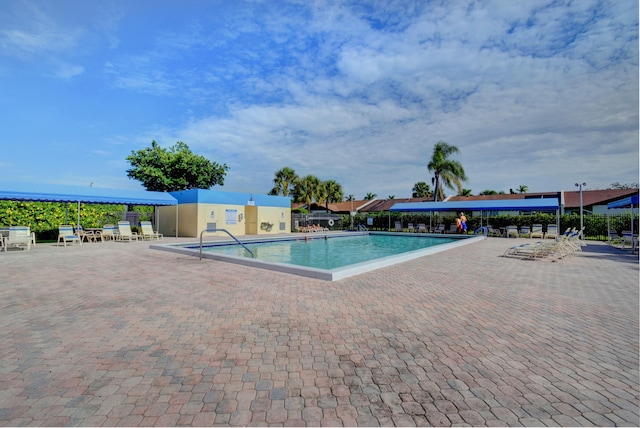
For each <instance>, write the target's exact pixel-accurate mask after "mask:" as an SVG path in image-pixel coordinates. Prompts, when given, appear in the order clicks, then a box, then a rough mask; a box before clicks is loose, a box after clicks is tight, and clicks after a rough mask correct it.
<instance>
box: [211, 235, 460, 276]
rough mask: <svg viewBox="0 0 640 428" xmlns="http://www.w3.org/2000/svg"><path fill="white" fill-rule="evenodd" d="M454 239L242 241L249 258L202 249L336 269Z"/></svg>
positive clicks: (238, 249) (239, 250)
mask: <svg viewBox="0 0 640 428" xmlns="http://www.w3.org/2000/svg"><path fill="white" fill-rule="evenodd" d="M454 240H455V239H454V238H446V237H430V236H419V235H412V236H404V235H400V236H399V235H375V234H371V235H359V236H335V237H328V238H327V239H325V238H324V237H313V236H310V237H309V239H308V240H305V239H304V238H297V239H289V240H280V241H269V242H243V244H244V245H245V246H246V247H247V248H249V249H250V250H251V251H252V252H253V257H252V256H251V254H249V252H248V251H247V250H245V249H244V248H243V247H242V246H240V245H238V244H231V243H226V244H218V245H215V244H211V243H208V244H207V246H205V247H204V248H203V251H205V252H207V253H211V252H215V253H218V254H225V255H229V256H237V257H248V258H255V259H259V260H263V261H267V262H275V263H286V264H292V265H297V266H305V267H310V268H317V269H336V268H340V267H344V266H349V265H353V264H357V263H362V262H367V261H371V260H375V259H379V258H383V257H388V256H394V255H398V254H403V253H408V252H411V251H415V250H422V249H425V248H430V247H433V246H436V245H442V244H447V243H450V242H453V241H454Z"/></svg>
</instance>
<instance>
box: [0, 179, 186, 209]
mask: <svg viewBox="0 0 640 428" xmlns="http://www.w3.org/2000/svg"><path fill="white" fill-rule="evenodd" d="M0 199H4V200H11V201H38V202H82V203H87V204H126V205H153V206H161V205H177V204H178V200H177V199H176V198H174V197H173V196H171V195H170V194H169V193H164V192H150V191H147V190H124V189H108V188H101V187H88V186H86V187H82V186H64V185H55V184H32V183H0Z"/></svg>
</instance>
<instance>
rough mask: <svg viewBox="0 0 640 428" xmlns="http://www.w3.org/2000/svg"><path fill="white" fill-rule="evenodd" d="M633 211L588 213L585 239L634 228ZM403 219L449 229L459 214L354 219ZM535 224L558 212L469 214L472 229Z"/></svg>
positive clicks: (374, 224) (387, 225) (376, 226)
mask: <svg viewBox="0 0 640 428" xmlns="http://www.w3.org/2000/svg"><path fill="white" fill-rule="evenodd" d="M631 217H632V216H631V214H628V213H627V214H612V215H606V214H591V215H586V216H584V228H585V229H584V236H585V239H591V240H600V241H604V240H607V238H608V230H609V229H610V230H616V231H617V232H618V233H619V234H621V233H622V231H623V230H631ZM396 221H399V222H401V223H402V225H403V227H406V226H407V224H409V223H413V224H414V225H416V224H420V223H424V224H426V225H431V226H433V227H435V226H436V225H438V224H440V223H442V224H444V225H445V230H449V228H450V226H451V223H454V222H455V215H454V214H453V213H451V214H444V215H441V214H439V213H433V214H431V215H430V214H424V213H391V214H389V212H379V213H369V214H357V215H356V216H355V217H354V219H353V225H354V228H356V227H357V226H358V225H359V224H361V225H364V226H367V228H368V229H369V230H392V229H393V227H394V225H395V222H396ZM633 222H634V226H633V230H634V231H636V232H637V231H638V230H640V229H639V228H638V225H639V224H638V223H639V221H638V214H634V215H633ZM342 224H345V225H349V224H350V219H349V216H348V215H344V216H343V221H342ZM533 224H542V225H543V230H544V231H546V229H547V225H549V224H556V215H555V214H547V213H537V214H529V215H513V216H505V215H502V216H489V217H486V216H483V218H482V219H480V216H476V217H473V216H471V215H467V225H468V230H471V231H473V230H475V229H477V228H478V227H480V226H481V225H484V226H487V225H491V226H492V227H495V228H499V227H507V226H512V225H513V226H518V227H521V226H529V227H530V226H531V225H533ZM571 227H575V228H576V229H580V216H579V215H576V214H563V215H561V216H560V230H561V231H564V230H566V229H567V228H571Z"/></svg>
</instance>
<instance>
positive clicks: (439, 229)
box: [433, 223, 444, 233]
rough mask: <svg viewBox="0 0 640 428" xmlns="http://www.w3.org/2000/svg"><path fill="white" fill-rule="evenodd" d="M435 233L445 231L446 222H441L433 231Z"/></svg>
mask: <svg viewBox="0 0 640 428" xmlns="http://www.w3.org/2000/svg"><path fill="white" fill-rule="evenodd" d="M433 233H444V223H440V224H439V225H438V226H437V227H436V228H435V230H434V231H433Z"/></svg>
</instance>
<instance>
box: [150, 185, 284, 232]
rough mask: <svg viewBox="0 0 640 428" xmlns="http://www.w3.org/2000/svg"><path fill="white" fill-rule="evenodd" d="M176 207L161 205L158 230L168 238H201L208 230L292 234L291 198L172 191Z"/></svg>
mask: <svg viewBox="0 0 640 428" xmlns="http://www.w3.org/2000/svg"><path fill="white" fill-rule="evenodd" d="M169 194H170V195H171V196H173V197H174V198H175V199H176V200H177V204H176V205H169V206H160V207H157V210H158V230H159V231H160V233H162V234H164V235H165V236H180V237H194V238H195V237H199V236H200V233H201V232H202V231H203V230H206V229H212V228H214V227H215V228H217V229H226V230H228V231H229V232H230V233H231V234H233V235H235V236H244V235H269V234H278V233H290V232H291V198H289V197H285V196H271V195H258V194H255V195H254V194H251V193H235V192H220V191H217V190H204V189H191V190H181V191H177V192H170V193H169Z"/></svg>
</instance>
